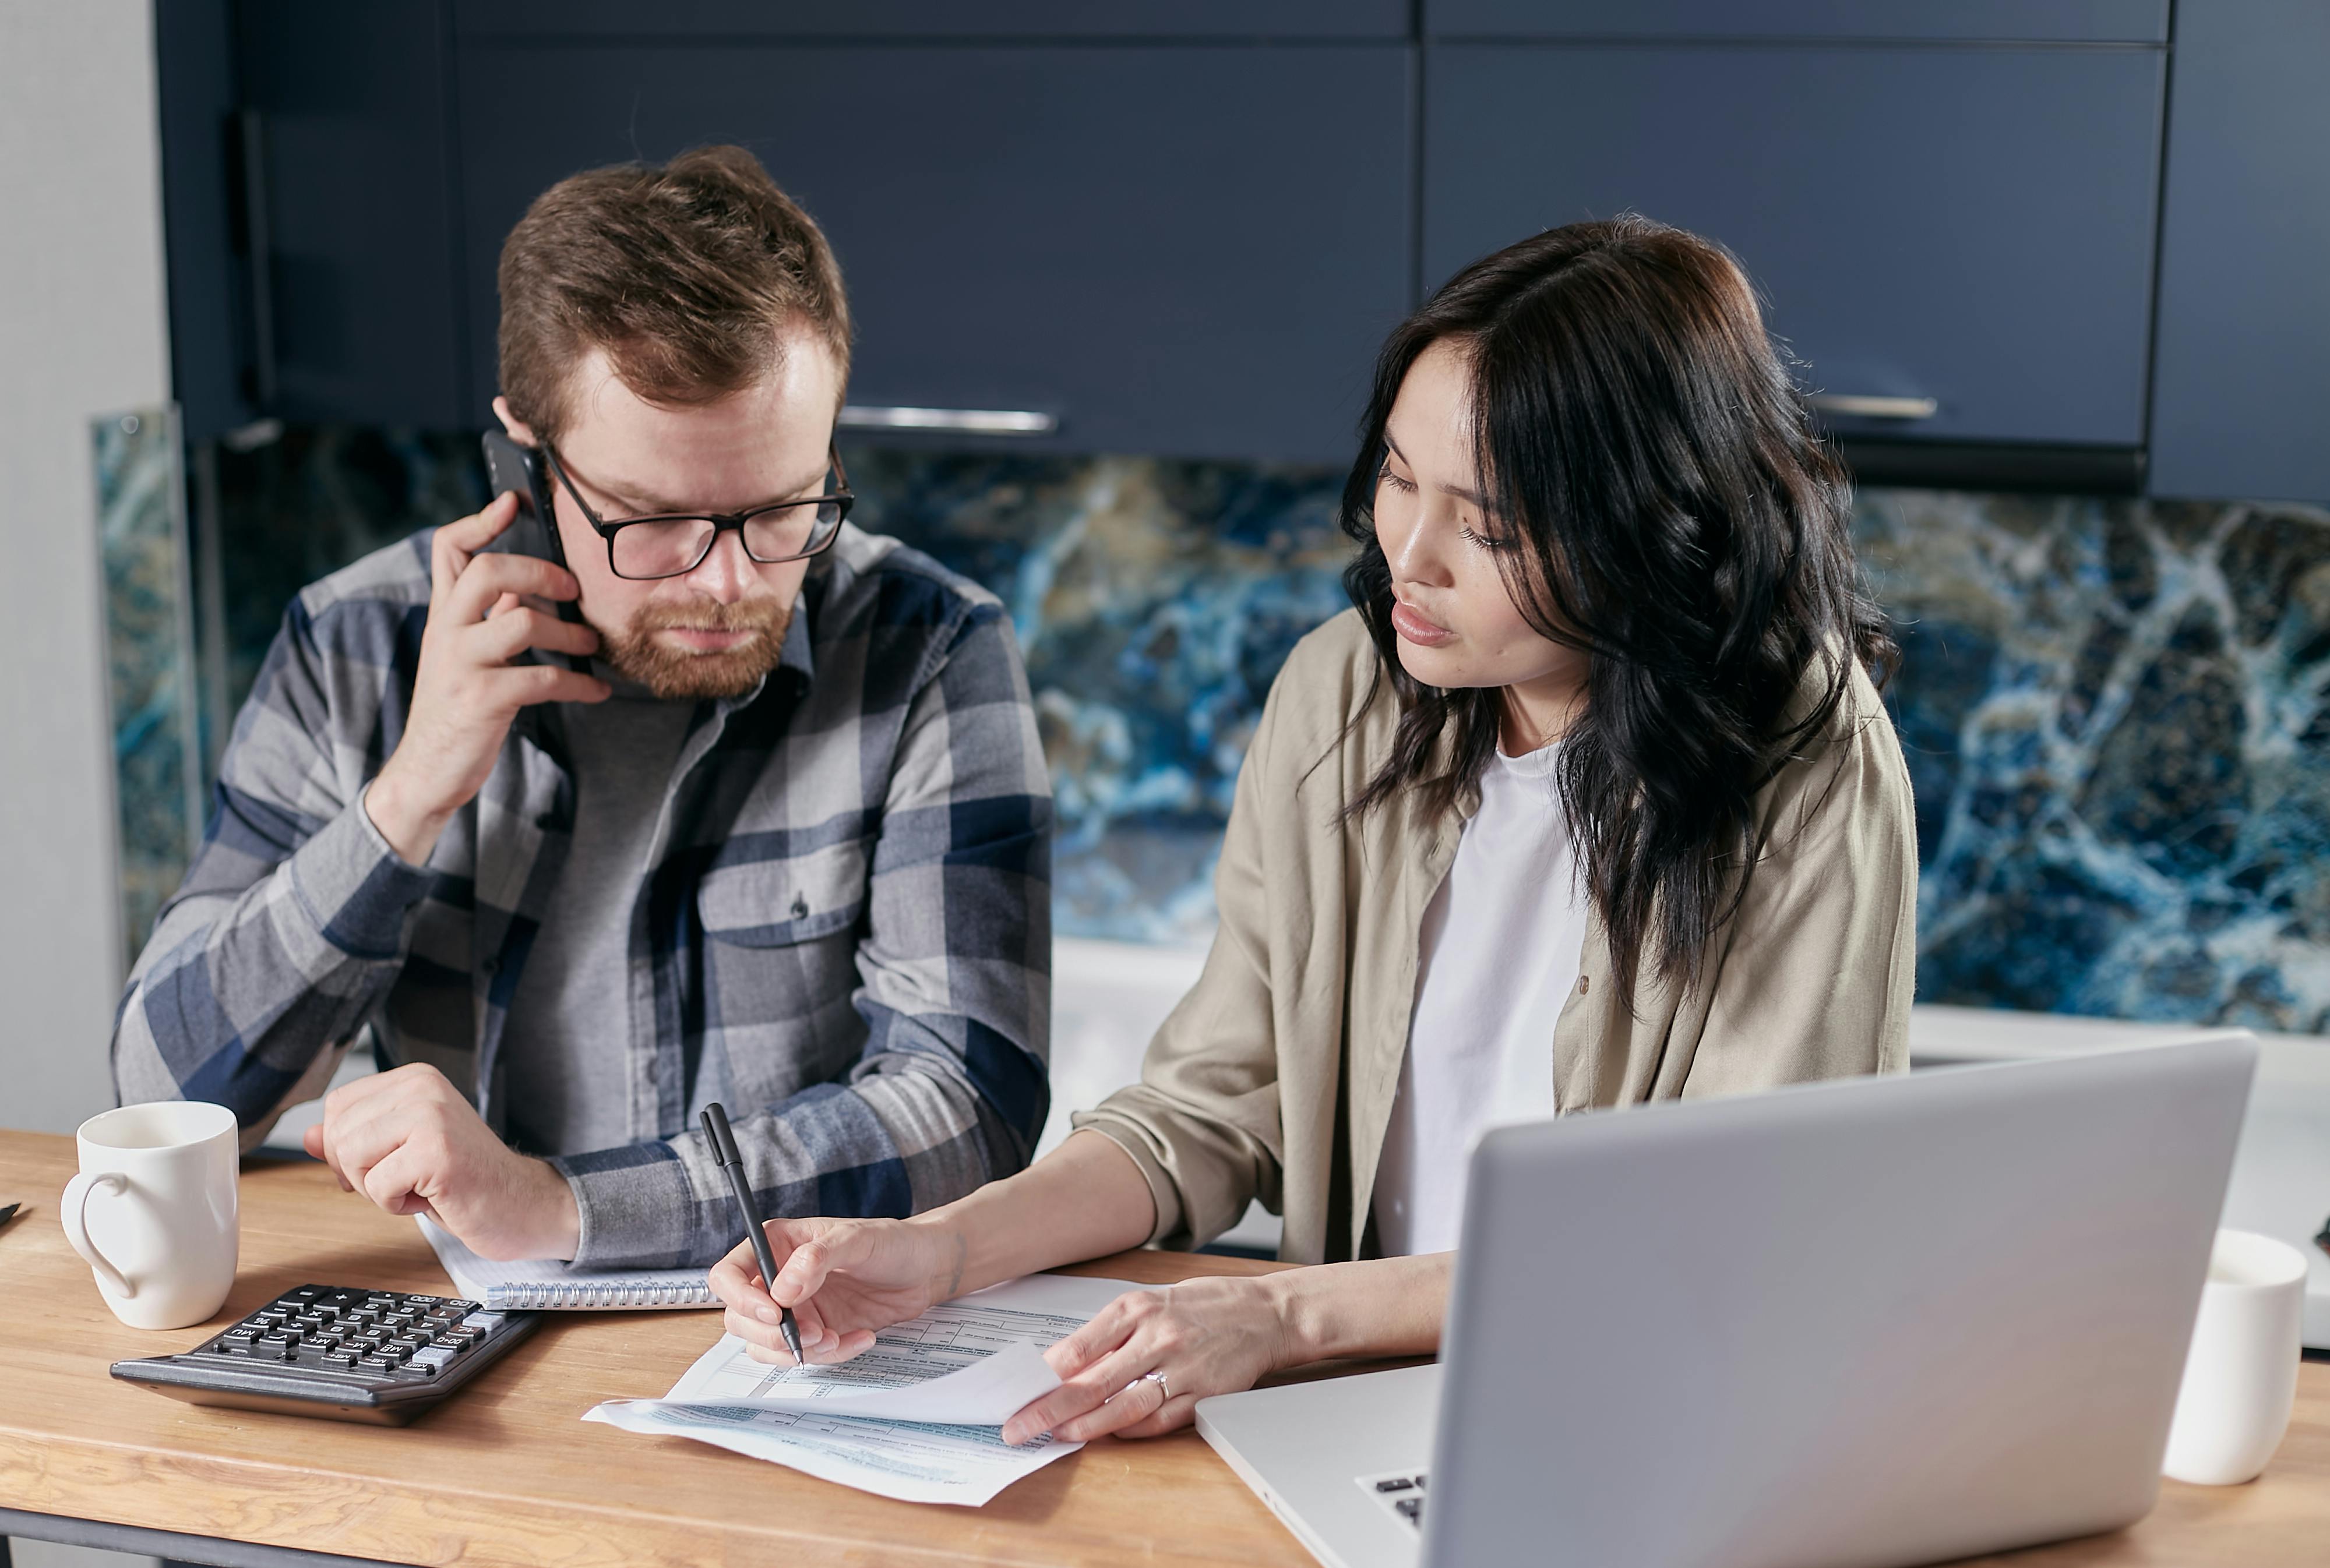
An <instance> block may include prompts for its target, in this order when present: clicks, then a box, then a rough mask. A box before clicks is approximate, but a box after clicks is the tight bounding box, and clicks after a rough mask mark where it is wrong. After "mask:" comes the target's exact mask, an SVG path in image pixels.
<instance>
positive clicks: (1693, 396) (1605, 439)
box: [1342, 215, 1895, 1006]
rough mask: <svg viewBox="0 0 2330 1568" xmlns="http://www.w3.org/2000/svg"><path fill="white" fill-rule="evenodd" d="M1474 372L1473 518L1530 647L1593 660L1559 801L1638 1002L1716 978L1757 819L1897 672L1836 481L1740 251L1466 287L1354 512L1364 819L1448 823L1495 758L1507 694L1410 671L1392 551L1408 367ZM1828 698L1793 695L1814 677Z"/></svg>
mask: <svg viewBox="0 0 2330 1568" xmlns="http://www.w3.org/2000/svg"><path fill="white" fill-rule="evenodd" d="M1435 343H1447V344H1449V345H1451V346H1453V347H1454V348H1456V349H1457V350H1458V351H1459V352H1460V353H1461V354H1463V356H1464V358H1465V360H1466V362H1467V364H1468V365H1469V367H1470V370H1471V373H1472V404H1473V442H1474V454H1475V458H1476V463H1477V467H1478V469H1479V475H1480V484H1481V486H1482V495H1483V496H1485V497H1486V498H1487V500H1488V501H1489V503H1490V510H1491V513H1492V515H1493V516H1494V517H1495V518H1496V519H1497V523H1498V527H1499V531H1500V533H1501V534H1507V535H1509V536H1511V537H1512V538H1513V539H1514V541H1515V545H1516V547H1515V548H1513V549H1511V550H1507V551H1504V552H1501V553H1500V555H1499V557H1498V560H1499V562H1500V569H1501V573H1502V576H1503V579H1504V582H1505V587H1506V590H1507V591H1508V592H1509V593H1511V595H1512V598H1513V602H1514V604H1515V606H1516V607H1517V608H1518V609H1520V611H1521V612H1522V614H1523V615H1524V617H1525V618H1526V619H1528V620H1529V622H1530V625H1531V626H1533V627H1534V628H1536V629H1537V630H1538V632H1539V633H1540V634H1541V635H1543V636H1545V637H1547V638H1551V639H1553V640H1554V641H1557V642H1559V643H1562V644H1565V645H1567V646H1568V647H1575V648H1577V649H1579V650H1580V651H1582V652H1584V653H1585V654H1586V666H1587V674H1586V700H1585V702H1584V704H1582V711H1581V713H1579V716H1578V717H1577V719H1576V720H1575V722H1574V723H1572V725H1571V727H1570V729H1569V731H1568V733H1567V735H1566V737H1565V738H1564V741H1563V744H1562V749H1561V754H1560V759H1559V762H1558V768H1557V770H1556V777H1557V779H1558V784H1559V789H1560V798H1561V805H1562V808H1563V810H1564V812H1565V813H1566V814H1567V816H1568V822H1569V827H1570V831H1571V833H1572V835H1573V836H1574V839H1575V842H1576V843H1577V847H1578V857H1579V862H1580V864H1581V866H1582V868H1583V872H1584V876H1585V882H1586V891H1587V893H1588V895H1589V896H1590V897H1591V898H1592V900H1593V901H1594V905H1595V908H1596V912H1598V913H1599V914H1600V916H1601V918H1602V921H1603V924H1604V927H1605V930H1606V932H1607V934H1608V938H1609V943H1610V949H1611V955H1612V958H1613V959H1614V964H1615V971H1616V978H1617V981H1618V984H1619V986H1620V987H1621V990H1620V995H1621V997H1622V998H1624V1000H1625V1001H1626V1002H1627V1004H1628V1005H1629V1006H1631V1004H1632V998H1633V996H1634V986H1635V983H1636V977H1637V976H1638V975H1639V974H1641V973H1642V972H1643V966H1644V964H1645V962H1646V961H1647V962H1648V964H1649V968H1650V972H1652V973H1654V974H1656V975H1657V976H1659V977H1660V978H1663V979H1666V980H1668V981H1671V982H1673V983H1676V984H1687V983H1689V982H1691V980H1693V979H1694V978H1697V977H1698V975H1699V973H1700V958H1701V956H1702V955H1703V954H1704V952H1705V951H1706V949H1707V947H1708V943H1709V940H1710V938H1711V937H1712V936H1713V935H1714V934H1715V932H1716V931H1717V930H1719V928H1720V927H1721V926H1722V924H1723V923H1724V921H1726V920H1728V919H1729V918H1730V916H1731V914H1732V913H1733V912H1734V911H1736V910H1737V908H1738V903H1739V900H1740V898H1741V897H1742V896H1743V895H1744V893H1745V891H1746V887H1747V878H1748V873H1749V871H1750V870H1751V869H1752V867H1753V865H1754V864H1755V861H1756V859H1757V856H1758V855H1760V854H1761V852H1762V849H1763V845H1762V843H1761V842H1760V839H1759V837H1758V836H1757V829H1756V818H1755V808H1754V802H1755V798H1756V795H1757V791H1758V790H1759V789H1762V788H1763V786H1764V785H1765V784H1766V782H1768V781H1769V780H1770V779H1771V778H1772V777H1773V775H1774V774H1776V772H1777V771H1778V770H1780V768H1781V767H1782V766H1783V765H1785V763H1786V762H1787V761H1788V760H1790V759H1791V758H1792V757H1794V756H1795V755H1796V753H1797V751H1799V749H1800V748H1801V747H1802V746H1803V744H1804V741H1807V740H1808V739H1809V738H1811V737H1813V736H1814V735H1815V734H1817V733H1818V732H1820V731H1821V730H1822V728H1823V726H1825V725H1826V724H1827V723H1829V721H1830V719H1831V718H1832V717H1833V714H1834V713H1835V711H1836V708H1837V705H1838V704H1840V703H1841V702H1842V700H1843V699H1844V696H1845V693H1846V689H1847V687H1848V685H1849V684H1850V682H1851V681H1852V672H1853V667H1854V666H1855V665H1856V664H1858V665H1860V666H1863V667H1865V668H1867V669H1869V670H1870V671H1871V674H1872V675H1874V676H1875V677H1876V678H1877V679H1879V680H1880V681H1882V680H1883V679H1884V678H1885V677H1886V676H1887V675H1889V674H1890V670H1891V666H1892V661H1893V658H1894V656H1895V649H1894V647H1893V644H1892V641H1891V639H1890V637H1889V636H1888V635H1887V631H1886V624H1885V619H1884V617H1883V615H1882V613H1881V612H1880V610H1879V609H1877V607H1876V606H1875V604H1874V603H1873V602H1871V600H1870V598H1869V597H1868V595H1867V594H1866V593H1865V592H1864V591H1863V590H1862V588H1861V580H1860V575H1859V571H1858V569H1857V567H1856V566H1855V564H1854V562H1853V556H1852V539H1851V535H1850V533H1849V530H1848V524H1849V519H1850V511H1851V508H1850V489H1849V486H1848V484H1847V480H1846V477H1845V474H1844V470H1843V468H1842V466H1841V465H1840V464H1839V463H1838V462H1837V459H1836V458H1835V456H1834V455H1833V453H1832V452H1831V451H1830V449H1828V447H1827V446H1826V445H1824V444H1823V441H1822V439H1821V438H1820V435H1819V433H1818V431H1817V430H1815V428H1814V424H1813V422H1812V419H1811V416H1810V414H1809V413H1808V412H1807V411H1806V408H1805V404H1804V398H1803V396H1802V394H1801V393H1800V392H1799V391H1798V390H1797V388H1796V386H1795V383H1794V382H1793V381H1791V379H1790V377H1789V375H1788V373H1787V371H1786V369H1785V367H1784V365H1783V364H1782V363H1781V360H1780V356H1779V355H1778V354H1777V353H1776V351H1775V350H1774V348H1773V346H1772V344H1771V341H1770V340H1769V338H1768V337H1767V336H1766V333H1765V330H1764V325H1763V317H1762V314H1761V313H1760V311H1759V310H1758V309H1757V305H1756V299H1755V296H1754V294H1753V292H1752V291H1751V290H1750V288H1749V287H1748V280H1747V279H1746V277H1745V275H1744V274H1743V273H1742V272H1741V271H1740V269H1739V267H1738V264H1737V263H1736V262H1735V261H1734V260H1732V258H1731V256H1730V255H1729V252H1727V251H1726V250H1723V249H1722V247H1720V246H1719V245H1716V244H1714V243H1712V242H1710V241H1706V240H1702V239H1700V238H1699V237H1698V236H1696V235H1693V234H1687V233H1685V232H1683V231H1681V230H1679V229H1671V228H1668V227H1666V226H1665V225H1663V224H1660V223H1653V222H1650V221H1648V220H1647V219H1643V218H1640V217H1634V216H1631V215H1630V216H1625V217H1620V218H1615V219H1610V220H1607V221H1605V222H1590V223H1573V224H1571V225H1569V226H1568V227H1567V228H1562V229H1554V230H1550V231H1548V232H1545V233H1542V234H1539V235H1537V236H1536V237H1534V238H1532V239H1529V240H1524V241H1521V242H1520V244H1517V245H1513V246H1511V247H1509V248H1507V249H1505V250H1500V251H1498V252H1497V253H1496V254H1495V255H1493V256H1489V257H1486V258H1484V259H1482V260H1479V261H1475V262H1474V263H1473V265H1471V266H1470V267H1467V268H1466V269H1464V270H1463V271H1462V272H1460V273H1458V274H1457V275H1456V276H1455V277H1454V278H1453V279H1449V281H1448V282H1447V283H1446V284H1445V285H1444V286H1443V287H1442V288H1441V289H1440V291H1439V292H1438V293H1436V294H1435V295H1434V296H1433V297H1432V298H1431V299H1430V300H1429V301H1427V302H1426V303H1425V306H1424V307H1423V308H1422V309H1420V310H1418V311H1417V312H1416V314H1415V315H1414V316H1411V317H1409V318H1408V319H1407V321H1406V322H1404V323H1402V324H1401V326H1399V327H1398V328H1397V330H1396V331H1394V332H1393V334H1392V335H1391V338H1390V341H1389V342H1388V343H1386V344H1385V345H1384V348H1383V353H1382V354H1381V355H1380V356H1379V357H1378V359H1377V362H1376V373H1375V386H1374V390H1373V393H1372V395H1371V396H1370V398H1369V404H1368V411H1367V416H1366V420H1365V423H1364V426H1363V429H1364V431H1365V440H1364V444H1363V445H1362V447H1361V449H1360V452H1359V460H1358V461H1357V462H1356V463H1354V464H1353V465H1352V468H1351V476H1350V481H1349V482H1348V483H1347V484H1346V486H1344V490H1343V507H1342V524H1343V529H1344V531H1345V532H1346V533H1348V534H1350V536H1351V538H1352V539H1353V540H1355V541H1356V542H1357V543H1358V544H1359V556H1358V558H1357V559H1356V560H1354V561H1353V562H1351V564H1350V567H1349V568H1347V569H1346V570H1345V571H1344V573H1343V584H1344V587H1345V588H1346V589H1347V590H1349V591H1350V596H1351V602H1352V603H1353V604H1355V605H1357V606H1358V607H1359V613H1360V615H1361V616H1362V617H1363V618H1364V619H1365V620H1366V622H1367V626H1368V629H1369V633H1370V634H1371V635H1372V636H1373V638H1374V639H1375V644H1376V647H1377V651H1378V656H1379V659H1380V669H1379V671H1378V675H1379V677H1380V678H1383V679H1388V681H1389V682H1390V683H1391V685H1392V686H1393V689H1394V690H1395V691H1396V692H1397V694H1398V696H1399V698H1400V702H1401V707H1402V713H1401V716H1400V721H1399V726H1398V730H1397V735H1396V737H1395V740H1394V742H1393V746H1392V751H1391V755H1390V757H1389V759H1388V760H1387V761H1386V762H1385V763H1384V765H1383V767H1382V768H1381V769H1380V770H1378V772H1377V774H1376V775H1375V777H1374V778H1373V779H1371V780H1370V781H1369V784H1368V786H1367V787H1366V789H1364V790H1363V791H1362V792H1361V793H1360V795H1359V798H1357V799H1356V800H1354V801H1353V802H1352V803H1351V805H1350V808H1349V809H1350V813H1352V814H1358V813H1363V812H1366V811H1368V810H1370V809H1373V808H1378V807H1380V806H1384V805H1387V804H1388V803H1389V802H1391V801H1392V800H1393V799H1394V798H1397V797H1402V796H1408V795H1410V794H1411V793H1412V795H1413V797H1414V798H1416V800H1417V801H1418V802H1419V803H1420V804H1421V805H1422V806H1423V807H1424V808H1425V809H1426V810H1429V811H1435V812H1436V811H1445V810H1448V809H1452V808H1454V805H1455V803H1456V802H1457V800H1458V799H1459V798H1460V797H1461V796H1463V795H1464V794H1465V793H1466V792H1467V791H1469V790H1470V789H1472V788H1473V786H1475V785H1476V784H1477V783H1478V782H1479V780H1480V778H1481V775H1482V770H1484V769H1485V768H1486V767H1487V766H1488V763H1489V760H1490V758H1491V756H1492V754H1493V753H1494V751H1495V749H1496V745H1497V735H1498V720H1499V715H1500V713H1501V705H1502V703H1503V701H1504V698H1503V693H1502V691H1501V688H1496V687H1489V688H1482V689H1445V690H1444V689H1441V688H1438V687H1433V686H1427V685H1422V684H1421V683H1419V682H1417V681H1416V680H1415V679H1413V678H1412V677H1411V676H1409V675H1407V672H1406V671H1405V670H1404V669H1403V668H1402V667H1401V666H1400V661H1399V645H1398V639H1397V636H1396V634H1395V633H1394V632H1393V630H1392V626H1391V609H1392V602H1393V600H1392V574H1391V569H1390V566H1389V565H1388V562H1386V561H1385V558H1384V553H1383V550H1382V548H1381V546H1379V545H1378V543H1376V531H1375V496H1376V488H1377V486H1378V482H1379V477H1380V475H1381V473H1382V471H1383V465H1384V461H1385V456H1386V445H1385V439H1384V426H1385V421H1386V420H1388V418H1389V417H1390V414H1391V409H1392V402H1393V400H1394V399H1396V398H1397V396H1398V395H1399V388H1400V383H1401V381H1402V380H1403V379H1404V378H1405V377H1406V376H1407V371H1408V367H1409V366H1410V365H1412V364H1415V363H1416V358H1417V356H1418V355H1420V354H1423V353H1424V351H1425V349H1426V348H1428V347H1430V346H1431V345H1434V344H1435ZM1816 662H1817V663H1818V664H1819V665H1820V666H1821V669H1820V673H1819V674H1818V675H1816V676H1815V677H1814V681H1815V683H1816V684H1815V685H1813V688H1812V689H1813V698H1812V701H1811V702H1810V703H1809V704H1805V703H1804V701H1803V700H1802V698H1801V697H1800V695H1799V694H1800V692H1801V691H1803V690H1804V689H1805V687H1806V685H1807V681H1806V675H1807V671H1808V670H1810V669H1811V668H1812V667H1813V666H1814V665H1815V663H1816Z"/></svg>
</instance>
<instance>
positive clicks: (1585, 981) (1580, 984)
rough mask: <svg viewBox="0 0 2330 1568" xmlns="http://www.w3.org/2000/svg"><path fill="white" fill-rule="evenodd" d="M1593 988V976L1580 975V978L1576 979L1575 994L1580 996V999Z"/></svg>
mask: <svg viewBox="0 0 2330 1568" xmlns="http://www.w3.org/2000/svg"><path fill="white" fill-rule="evenodd" d="M1593 988H1594V977H1593V976H1591V975H1580V976H1578V977H1577V994H1578V995H1579V996H1581V997H1582V996H1584V995H1586V992H1588V991H1590V990H1592V989H1593Z"/></svg>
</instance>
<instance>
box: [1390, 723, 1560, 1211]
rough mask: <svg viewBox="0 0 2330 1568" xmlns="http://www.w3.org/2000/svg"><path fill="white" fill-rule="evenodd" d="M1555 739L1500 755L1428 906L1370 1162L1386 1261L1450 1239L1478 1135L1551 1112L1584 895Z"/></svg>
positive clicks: (1461, 1207) (1491, 766)
mask: <svg viewBox="0 0 2330 1568" xmlns="http://www.w3.org/2000/svg"><path fill="white" fill-rule="evenodd" d="M1559 755H1560V747H1559V746H1558V744H1557V745H1552V746H1543V747H1540V748H1539V749H1538V750H1537V751H1531V752H1530V753H1528V754H1527V755H1525V756H1520V757H1508V756H1506V755H1505V754H1504V753H1503V751H1499V752H1498V754H1497V756H1496V757H1495V758H1494V759H1493V760H1492V761H1491V762H1490V764H1489V767H1488V770H1487V771H1486V772H1484V773H1483V774H1482V778H1481V808H1480V810H1479V811H1477V812H1476V813H1474V814H1473V819H1472V820H1471V821H1469V822H1467V823H1466V824H1465V825H1464V836H1463V838H1462V839H1461V840H1460V841H1459V842H1458V844H1457V846H1456V858H1455V860H1454V863H1453V864H1450V866H1449V868H1448V878H1447V880H1446V881H1445V882H1443V883H1441V884H1440V890H1439V891H1438V892H1437V893H1434V894H1433V895H1432V902H1431V904H1430V905H1429V906H1428V907H1426V909H1425V912H1424V929H1423V931H1422V933H1421V936H1420V940H1419V943H1418V949H1417V954H1416V1007H1415V1010H1414V1012H1413V1013H1412V1014H1411V1015H1410V1016H1409V1020H1408V1029H1407V1055H1406V1056H1405V1057H1404V1058H1403V1059H1402V1061H1401V1063H1400V1069H1399V1097H1398V1099H1397V1100H1395V1101H1394V1102H1393V1105H1392V1112H1391V1127H1390V1129H1389V1131H1388V1133H1387V1135H1386V1137H1385V1138H1384V1150H1383V1161H1382V1163H1381V1164H1380V1165H1378V1167H1376V1183H1375V1223H1376V1242H1377V1245H1378V1247H1379V1248H1380V1249H1381V1250H1382V1252H1383V1255H1384V1256H1386V1257H1399V1256H1404V1255H1407V1254H1412V1253H1418V1252H1447V1251H1449V1250H1450V1249H1452V1248H1454V1246H1455V1245H1456V1240H1457V1232H1458V1229H1459V1225H1460V1223H1461V1222H1462V1220H1463V1214H1464V1173H1465V1165H1466V1162H1467V1161H1468V1160H1469V1159H1470V1157H1471V1156H1472V1152H1473V1140H1474V1139H1476V1138H1479V1137H1480V1136H1481V1133H1482V1129H1485V1128H1487V1127H1488V1126H1489V1125H1490V1124H1492V1122H1499V1121H1511V1120H1516V1119H1521V1118H1525V1117H1536V1116H1550V1115H1552V1114H1553V1110H1554V1104H1553V1025H1554V1021H1555V1020H1556V1019H1557V1018H1558V1017H1559V1016H1560V1015H1561V1008H1562V1004H1563V1003H1565V1002H1566V1001H1568V997H1569V993H1570V992H1571V991H1572V990H1573V989H1575V988H1576V987H1577V965H1578V959H1579V954H1580V952H1581V951H1582V950H1583V949H1584V947H1585V944H1586V890H1585V885H1584V883H1583V882H1582V881H1581V880H1580V879H1579V878H1578V876H1577V855H1576V853H1575V846H1574V845H1572V844H1571V843H1570V838H1569V830H1568V824H1567V823H1566V822H1565V821H1564V820H1563V818H1562V814H1561V801H1560V798H1559V796H1558V794H1557V793H1556V790H1555V787H1554V779H1553V768H1554V761H1555V760H1556V759H1557V758H1558V756H1559Z"/></svg>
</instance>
